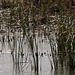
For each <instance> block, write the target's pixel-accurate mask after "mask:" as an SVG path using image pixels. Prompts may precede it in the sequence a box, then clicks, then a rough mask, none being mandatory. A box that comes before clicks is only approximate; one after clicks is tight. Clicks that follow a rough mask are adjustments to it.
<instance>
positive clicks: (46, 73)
mask: <svg viewBox="0 0 75 75" xmlns="http://www.w3.org/2000/svg"><path fill="white" fill-rule="evenodd" d="M6 11H9V9H6V10H1V11H0V13H1V12H6ZM9 13H10V11H9ZM9 15H10V14H8V15H6V17H7V20H6V17H5V16H4V15H3V14H1V15H0V17H1V20H0V21H1V22H0V75H37V74H36V73H35V66H34V65H35V64H37V61H38V74H39V75H75V71H74V70H75V69H73V70H72V69H69V67H67V66H66V65H64V67H63V68H62V67H61V66H60V63H59V66H58V69H56V70H55V69H54V62H53V57H52V51H51V45H50V41H49V39H48V37H47V36H46V35H44V33H43V32H41V33H40V35H39V32H38V31H36V33H35V38H34V37H33V33H31V34H30V35H28V34H27V35H26V36H25V37H24V38H23V31H22V29H21V30H20V31H21V32H19V29H12V28H11V27H8V26H7V25H8V21H9V18H10V16H9ZM2 19H3V20H2ZM5 20H6V21H5ZM15 27H16V26H14V28H15ZM15 30H16V31H15ZM50 37H52V38H54V39H53V40H54V41H52V42H53V43H52V44H53V45H55V44H56V38H55V34H54V33H53V32H52V33H51V36H50ZM32 47H33V48H32ZM55 49H56V51H57V45H56V47H55ZM37 50H38V60H37V56H36V52H37ZM12 51H13V54H12ZM32 51H33V52H32ZM22 53H23V54H24V55H23V54H22ZM33 55H34V57H33ZM56 58H57V57H56ZM52 67H53V69H52Z"/></svg>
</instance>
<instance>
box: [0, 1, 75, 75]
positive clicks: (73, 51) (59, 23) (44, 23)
mask: <svg viewBox="0 0 75 75" xmlns="http://www.w3.org/2000/svg"><path fill="white" fill-rule="evenodd" d="M0 9H1V10H4V9H9V10H10V11H9V13H10V14H9V15H10V17H9V18H5V19H4V21H5V22H6V23H8V24H7V27H8V30H10V29H9V28H11V29H12V31H11V32H12V33H13V35H15V31H16V29H19V31H23V38H25V36H26V37H27V39H28V42H29V45H30V47H31V52H32V54H33V59H34V65H35V70H36V69H37V75H38V45H37V41H36V37H35V32H36V30H38V33H39V34H40V32H41V31H43V33H44V35H46V36H47V38H48V40H49V43H50V46H51V51H52V57H53V62H54V67H55V69H57V67H58V58H59V60H60V64H61V66H62V67H63V65H64V61H66V62H67V64H66V65H68V66H69V67H70V68H75V12H74V11H75V1H74V0H22V1H21V0H1V1H0ZM7 14H8V13H7ZM2 16H5V14H4V12H2ZM6 16H7V15H6ZM0 21H1V22H2V21H3V18H2V19H1V20H0ZM21 29H22V30H21ZM31 33H33V34H31ZM8 34H9V32H8ZM52 34H54V35H55V37H56V39H53V37H51V36H52ZM13 38H14V37H13ZM33 39H34V40H33ZM14 40H15V38H14ZM42 41H43V40H42ZM55 41H56V43H54V42H55ZM8 42H9V43H10V41H9V35H8ZM22 42H23V41H22ZM34 44H35V46H36V54H37V55H36V56H35V55H34ZM56 45H57V49H58V51H57V50H56ZM11 52H12V53H11V54H13V52H14V50H13V51H11ZM22 54H23V50H22V51H21V55H22ZM51 65H52V64H51ZM52 68H53V65H52Z"/></svg>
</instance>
